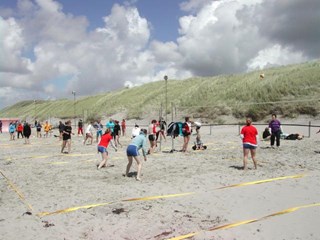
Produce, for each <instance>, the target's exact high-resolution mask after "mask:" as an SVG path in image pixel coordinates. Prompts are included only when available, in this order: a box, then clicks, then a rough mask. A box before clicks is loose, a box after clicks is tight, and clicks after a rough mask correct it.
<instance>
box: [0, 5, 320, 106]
mask: <svg viewBox="0 0 320 240" xmlns="http://www.w3.org/2000/svg"><path fill="white" fill-rule="evenodd" d="M319 22H320V1H319V0H304V1H301V0H290V1H278V0H223V1H218V0H180V1H178V0H128V1H119V0H118V1H111V0H90V1H89V0H77V1H72V0H1V1H0V49H1V53H2V59H5V61H0V109H1V108H2V107H5V106H8V105H11V104H14V103H15V102H18V101H22V100H33V99H57V98H65V97H67V98H72V96H71V94H70V92H72V91H76V92H77V96H79V97H81V96H88V95H92V94H97V93H102V92H108V91H113V90H117V89H121V88H123V87H134V86H138V85H141V84H145V83H148V82H152V81H159V80H162V79H163V76H164V75H168V76H169V79H177V80H183V79H186V78H190V77H197V76H215V75H220V74H234V73H243V72H248V71H253V70H259V71H261V72H263V69H264V68H268V67H274V66H282V65H287V64H294V63H301V62H305V61H310V60H314V59H319V56H320V48H319V42H320V28H319Z"/></svg>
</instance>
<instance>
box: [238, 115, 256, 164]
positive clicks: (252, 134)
mask: <svg viewBox="0 0 320 240" xmlns="http://www.w3.org/2000/svg"><path fill="white" fill-rule="evenodd" d="M240 136H241V138H242V143H243V170H247V163H248V156H249V152H250V154H251V158H252V161H253V164H254V168H255V169H257V160H256V149H257V146H258V130H257V129H256V128H255V127H254V126H253V125H252V120H251V118H247V119H246V126H244V127H243V128H242V129H241V133H240Z"/></svg>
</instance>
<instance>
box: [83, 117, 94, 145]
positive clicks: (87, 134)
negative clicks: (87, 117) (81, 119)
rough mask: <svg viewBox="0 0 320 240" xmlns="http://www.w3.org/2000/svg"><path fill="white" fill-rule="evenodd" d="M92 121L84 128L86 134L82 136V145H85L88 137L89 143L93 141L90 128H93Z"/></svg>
mask: <svg viewBox="0 0 320 240" xmlns="http://www.w3.org/2000/svg"><path fill="white" fill-rule="evenodd" d="M92 123H93V122H92V121H91V122H90V123H89V125H88V126H87V128H86V132H85V134H86V136H85V138H84V140H83V145H85V144H86V141H87V140H88V139H89V138H90V140H91V141H90V145H91V144H92V142H93V134H92V130H93V126H92Z"/></svg>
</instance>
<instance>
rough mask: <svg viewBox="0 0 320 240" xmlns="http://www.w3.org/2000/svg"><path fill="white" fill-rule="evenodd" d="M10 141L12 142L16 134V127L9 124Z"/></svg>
mask: <svg viewBox="0 0 320 240" xmlns="http://www.w3.org/2000/svg"><path fill="white" fill-rule="evenodd" d="M9 133H10V141H12V140H14V138H15V133H16V125H15V124H14V123H13V122H11V123H10V125H9Z"/></svg>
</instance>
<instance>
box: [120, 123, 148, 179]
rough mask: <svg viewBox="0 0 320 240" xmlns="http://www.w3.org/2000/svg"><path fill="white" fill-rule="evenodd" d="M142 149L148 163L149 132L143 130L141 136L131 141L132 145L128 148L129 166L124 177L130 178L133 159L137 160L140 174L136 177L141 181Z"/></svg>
mask: <svg viewBox="0 0 320 240" xmlns="http://www.w3.org/2000/svg"><path fill="white" fill-rule="evenodd" d="M140 149H142V154H143V157H144V160H145V161H147V152H148V146H147V130H146V129H141V131H140V134H139V135H138V136H136V137H135V138H133V139H132V140H131V143H130V144H129V146H128V148H127V157H128V165H127V169H126V173H125V174H124V176H126V177H128V175H129V171H130V168H131V165H132V161H133V159H135V160H136V162H137V165H138V172H137V177H136V180H137V181H140V180H141V168H142V162H141V160H140V158H139V150H140Z"/></svg>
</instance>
